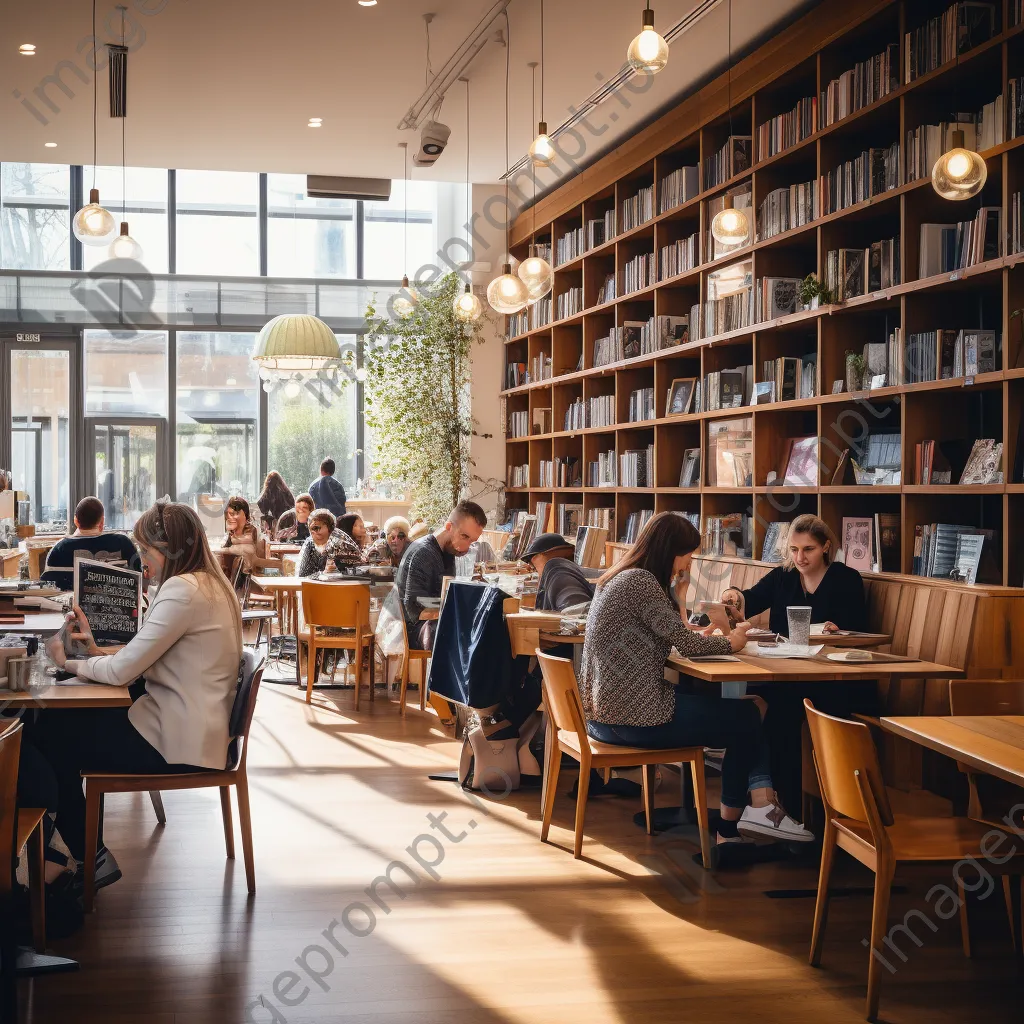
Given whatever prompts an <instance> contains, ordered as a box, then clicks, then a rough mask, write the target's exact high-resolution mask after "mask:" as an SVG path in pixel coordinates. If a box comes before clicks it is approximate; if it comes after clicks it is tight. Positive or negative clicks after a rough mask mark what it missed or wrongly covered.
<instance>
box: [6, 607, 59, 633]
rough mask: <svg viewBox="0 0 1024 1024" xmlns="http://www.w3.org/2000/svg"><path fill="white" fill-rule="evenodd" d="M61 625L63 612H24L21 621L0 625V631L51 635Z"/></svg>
mask: <svg viewBox="0 0 1024 1024" xmlns="http://www.w3.org/2000/svg"><path fill="white" fill-rule="evenodd" d="M63 625H64V613H63V612H25V621H24V622H23V623H19V624H17V625H14V626H0V633H38V634H39V635H40V636H52V635H53V634H54V633H56V632H57V631H58V630H59V629H60V627H61V626H63Z"/></svg>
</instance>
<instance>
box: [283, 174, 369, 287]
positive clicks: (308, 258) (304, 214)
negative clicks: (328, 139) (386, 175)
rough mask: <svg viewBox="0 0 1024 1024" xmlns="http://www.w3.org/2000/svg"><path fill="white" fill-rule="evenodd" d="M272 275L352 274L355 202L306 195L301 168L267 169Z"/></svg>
mask: <svg viewBox="0 0 1024 1024" xmlns="http://www.w3.org/2000/svg"><path fill="white" fill-rule="evenodd" d="M267 262H268V265H267V272H268V273H269V275H270V276H271V277H348V278H352V277H356V276H357V275H356V204H355V203H354V202H353V201H352V200H351V199H310V198H308V197H307V196H306V176H305V175H304V174H268V175H267Z"/></svg>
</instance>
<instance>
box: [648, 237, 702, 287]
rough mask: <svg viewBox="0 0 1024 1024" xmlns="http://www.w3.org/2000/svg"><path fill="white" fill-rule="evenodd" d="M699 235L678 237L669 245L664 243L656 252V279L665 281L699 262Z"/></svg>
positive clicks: (690, 268)
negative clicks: (657, 252)
mask: <svg viewBox="0 0 1024 1024" xmlns="http://www.w3.org/2000/svg"><path fill="white" fill-rule="evenodd" d="M698 241H699V236H698V235H696V234H693V235H690V236H689V237H687V238H680V239H679V240H678V241H676V242H673V243H672V244H671V245H664V246H662V247H661V251H660V252H659V254H658V279H659V280H661V281H665V280H667V279H668V278H670V277H675V276H676V274H682V273H685V272H686V271H687V270H693V269H694V268H695V267H696V266H697V264H699V263H700V247H699V245H698V244H697V243H698Z"/></svg>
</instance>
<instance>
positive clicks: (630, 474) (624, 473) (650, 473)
mask: <svg viewBox="0 0 1024 1024" xmlns="http://www.w3.org/2000/svg"><path fill="white" fill-rule="evenodd" d="M653 486H654V445H653V444H649V445H648V446H647V447H646V448H645V449H642V448H636V449H634V448H631V449H629V450H628V451H625V452H623V453H622V454H621V455H620V456H619V487H653Z"/></svg>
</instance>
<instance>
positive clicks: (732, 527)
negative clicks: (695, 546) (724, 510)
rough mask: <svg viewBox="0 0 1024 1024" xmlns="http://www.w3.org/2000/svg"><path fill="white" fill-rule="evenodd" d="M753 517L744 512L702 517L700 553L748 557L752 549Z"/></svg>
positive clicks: (750, 555)
mask: <svg viewBox="0 0 1024 1024" xmlns="http://www.w3.org/2000/svg"><path fill="white" fill-rule="evenodd" d="M753 532H754V531H753V519H751V517H750V516H748V515H747V514H746V513H745V512H731V513H729V514H728V515H724V516H706V517H705V518H704V538H703V543H702V544H701V553H702V554H705V555H729V556H733V557H736V558H750V557H752V554H753V550H754V538H753Z"/></svg>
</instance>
